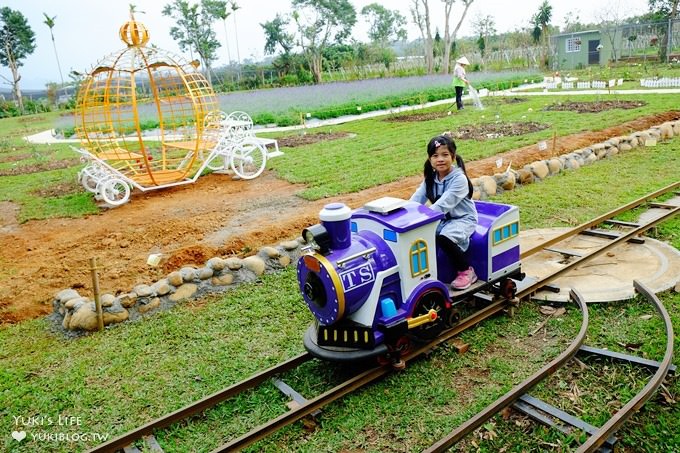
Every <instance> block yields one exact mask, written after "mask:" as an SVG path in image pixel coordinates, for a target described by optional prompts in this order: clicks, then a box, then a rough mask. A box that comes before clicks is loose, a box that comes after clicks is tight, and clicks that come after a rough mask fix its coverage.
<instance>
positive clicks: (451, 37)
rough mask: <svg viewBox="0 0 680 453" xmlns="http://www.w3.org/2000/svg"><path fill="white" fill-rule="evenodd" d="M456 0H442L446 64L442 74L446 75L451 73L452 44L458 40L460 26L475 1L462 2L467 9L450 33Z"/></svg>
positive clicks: (443, 66) (462, 0) (465, 0)
mask: <svg viewBox="0 0 680 453" xmlns="http://www.w3.org/2000/svg"><path fill="white" fill-rule="evenodd" d="M455 1H456V0H442V2H444V21H445V22H444V64H443V65H442V72H443V73H444V74H448V73H449V60H450V59H451V43H452V42H453V41H455V40H456V35H457V34H458V30H460V26H461V25H463V21H464V20H465V15H466V14H467V12H468V9H469V8H470V5H472V2H473V1H474V0H460V1H461V2H462V3H463V5H465V8H464V9H463V14H461V15H460V20H458V24H456V28H454V29H453V32H450V31H449V18H450V17H451V10H452V9H453V4H454V3H455Z"/></svg>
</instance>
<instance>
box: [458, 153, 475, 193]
mask: <svg viewBox="0 0 680 453" xmlns="http://www.w3.org/2000/svg"><path fill="white" fill-rule="evenodd" d="M456 165H458V166H459V167H460V169H461V170H463V174H464V175H465V179H467V183H468V198H472V193H473V189H472V182H471V181H470V178H469V177H468V175H467V172H466V171H465V162H463V158H462V157H460V154H458V153H456Z"/></svg>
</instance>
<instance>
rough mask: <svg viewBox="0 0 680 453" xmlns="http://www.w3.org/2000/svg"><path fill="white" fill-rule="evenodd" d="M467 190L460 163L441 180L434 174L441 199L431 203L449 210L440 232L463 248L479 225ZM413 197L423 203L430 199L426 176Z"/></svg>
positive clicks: (433, 205) (467, 244)
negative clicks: (426, 186) (428, 197)
mask: <svg viewBox="0 0 680 453" xmlns="http://www.w3.org/2000/svg"><path fill="white" fill-rule="evenodd" d="M467 194H468V183H467V177H466V176H465V174H464V173H463V170H461V169H460V167H455V166H454V168H453V171H452V172H451V173H449V174H448V175H446V176H445V177H444V179H443V180H441V181H440V180H439V176H438V175H436V176H435V178H434V195H435V197H439V199H438V200H437V201H436V202H435V203H434V204H432V206H430V207H431V208H432V209H436V210H438V211H441V212H443V213H444V214H446V218H445V219H443V220H442V221H441V222H440V224H439V226H438V227H437V234H441V235H443V236H446V237H447V238H449V239H451V240H452V241H453V242H455V243H456V244H458V246H459V247H460V248H461V250H463V251H465V250H467V248H468V246H469V245H470V236H472V233H474V231H475V227H476V225H477V209H476V208H475V204H474V203H473V201H472V200H471V199H469V198H468V197H467ZM411 201H416V202H418V203H420V204H425V203H426V202H427V201H428V200H427V194H426V189H425V181H424V180H423V182H422V183H421V184H420V186H419V187H418V189H416V191H415V193H414V194H413V195H411Z"/></svg>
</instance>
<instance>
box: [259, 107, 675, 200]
mask: <svg viewBox="0 0 680 453" xmlns="http://www.w3.org/2000/svg"><path fill="white" fill-rule="evenodd" d="M569 99H570V98H568V97H567V98H565V97H556V96H535V97H527V98H526V102H518V103H514V104H507V103H505V102H504V101H505V99H504V98H497V99H493V98H489V99H484V102H485V105H486V109H485V110H476V109H473V108H467V109H465V110H463V111H462V113H456V114H453V115H450V116H449V115H446V112H447V110H448V109H447V106H438V107H432V108H430V109H427V110H425V112H427V111H441V112H442V113H443V115H442V117H441V119H435V120H430V121H415V122H389V123H388V122H386V121H385V118H384V117H379V118H374V119H369V120H366V121H357V122H351V123H345V124H342V125H338V126H333V127H324V128H321V129H320V130H323V131H344V132H348V133H351V134H354V135H353V136H351V137H347V138H343V139H339V140H333V141H324V142H320V143H316V144H313V145H307V146H301V147H296V148H284V149H283V151H284V152H285V155H284V156H282V157H278V158H276V159H273V160H272V161H271V162H270V163H269V164H268V166H269V167H270V168H272V169H273V170H274V171H275V172H276V173H277V174H278V175H279V176H280V177H282V178H284V179H286V180H288V181H291V182H294V183H301V184H305V185H306V186H307V189H305V190H303V191H302V192H301V196H302V197H304V198H308V199H319V198H323V197H327V196H334V195H338V194H340V193H346V192H354V191H359V190H362V189H365V188H368V187H373V186H375V185H380V184H385V183H388V182H392V181H396V180H399V179H401V178H403V177H405V176H412V175H416V174H419V173H420V172H421V171H422V163H423V161H424V159H425V157H426V152H425V146H426V145H427V142H428V141H429V139H430V138H432V137H433V136H435V135H437V134H440V133H442V132H443V131H455V130H456V129H457V128H460V127H462V126H468V125H477V124H479V123H484V122H495V121H502V122H526V121H534V122H538V123H542V124H546V125H548V126H549V127H548V128H547V129H544V130H542V131H539V132H534V133H530V134H525V135H519V136H515V137H504V138H497V139H491V140H485V141H475V140H456V144H457V146H458V152H459V153H460V154H461V155H462V156H463V158H464V159H465V160H466V161H473V160H477V159H481V158H484V157H488V156H493V155H496V154H498V153H501V152H504V151H509V150H512V149H516V148H518V147H522V146H527V145H532V144H535V143H538V142H539V141H541V140H549V139H551V138H552V136H553V134H555V133H556V134H557V135H558V136H563V135H568V134H573V133H578V132H583V131H589V130H601V129H605V128H607V127H610V126H614V125H617V124H620V123H622V122H625V121H630V120H633V119H635V118H639V117H640V116H644V115H649V114H653V113H659V112H665V111H668V110H673V109H675V108H677V100H678V97H677V96H675V95H673V96H668V95H644V96H643V95H639V96H626V97H625V99H626V100H641V101H644V102H646V103H647V105H645V106H643V107H640V108H637V109H631V110H623V109H613V110H607V111H603V112H600V113H589V114H578V113H576V112H560V111H545V110H544V108H545V107H547V106H549V105H552V104H554V103H556V102H559V101H567V100H569ZM603 99H609V100H611V99H624V98H623V97H619V96H607V97H603V96H593V95H591V96H578V97H577V100H578V101H598V100H603ZM449 109H450V108H449ZM315 131H316V129H315ZM299 133H303V132H300V131H296V132H292V133H291V134H299ZM300 162H311V163H312V164H311V165H300Z"/></svg>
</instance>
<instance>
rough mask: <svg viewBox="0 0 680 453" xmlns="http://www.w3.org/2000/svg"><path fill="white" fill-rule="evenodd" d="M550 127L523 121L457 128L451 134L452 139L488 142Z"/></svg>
mask: <svg viewBox="0 0 680 453" xmlns="http://www.w3.org/2000/svg"><path fill="white" fill-rule="evenodd" d="M549 127H550V126H549V125H548V124H542V123H536V122H534V121H524V122H517V123H482V124H475V125H467V126H462V127H459V128H457V129H456V130H455V131H452V132H451V134H452V135H453V137H454V138H459V139H463V140H490V139H494V138H501V137H512V136H515V135H524V134H529V133H531V132H537V131H542V130H543V129H547V128H549Z"/></svg>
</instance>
